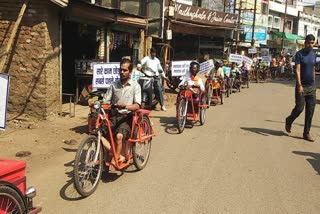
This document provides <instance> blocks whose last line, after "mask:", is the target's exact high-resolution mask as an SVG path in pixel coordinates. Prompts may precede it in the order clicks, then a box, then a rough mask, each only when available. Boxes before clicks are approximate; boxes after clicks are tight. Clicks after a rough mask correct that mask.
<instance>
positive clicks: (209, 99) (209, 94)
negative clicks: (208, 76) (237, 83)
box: [207, 85, 213, 107]
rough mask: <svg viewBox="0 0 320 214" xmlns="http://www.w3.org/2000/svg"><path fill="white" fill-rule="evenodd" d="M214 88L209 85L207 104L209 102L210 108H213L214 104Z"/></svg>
mask: <svg viewBox="0 0 320 214" xmlns="http://www.w3.org/2000/svg"><path fill="white" fill-rule="evenodd" d="M212 91H213V90H212V86H211V85H209V88H208V93H207V97H208V98H207V102H208V106H209V107H210V106H211V102H212Z"/></svg>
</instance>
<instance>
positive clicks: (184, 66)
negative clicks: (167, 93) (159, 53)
mask: <svg viewBox="0 0 320 214" xmlns="http://www.w3.org/2000/svg"><path fill="white" fill-rule="evenodd" d="M191 62H192V61H191V60H190V61H189V60H183V61H172V66H171V75H172V76H173V77H178V76H184V75H185V74H186V73H187V72H188V71H189V67H190V63H191Z"/></svg>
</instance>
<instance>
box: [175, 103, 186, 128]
mask: <svg viewBox="0 0 320 214" xmlns="http://www.w3.org/2000/svg"><path fill="white" fill-rule="evenodd" d="M187 104H188V103H187V101H186V99H181V100H180V101H179V103H178V108H177V111H178V113H177V117H178V131H179V133H182V132H183V130H184V127H185V125H186V119H187Z"/></svg>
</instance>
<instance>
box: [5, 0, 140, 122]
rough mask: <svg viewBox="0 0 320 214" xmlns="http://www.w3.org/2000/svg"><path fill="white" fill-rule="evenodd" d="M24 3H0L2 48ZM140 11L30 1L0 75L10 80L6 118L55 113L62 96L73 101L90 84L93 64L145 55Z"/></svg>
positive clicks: (127, 6)
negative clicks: (8, 77) (4, 75)
mask: <svg viewBox="0 0 320 214" xmlns="http://www.w3.org/2000/svg"><path fill="white" fill-rule="evenodd" d="M24 2H28V1H24V0H7V1H1V2H0V8H2V11H1V13H0V41H1V42H2V46H5V45H6V44H7V43H8V39H9V37H10V34H11V32H12V28H13V25H14V22H15V21H16V19H17V17H18V14H19V11H20V9H21V7H22V5H23V3H24ZM115 2H116V4H115ZM145 11H146V10H145V4H143V1H131V2H128V1H80V0H74V1H68V0H51V1H49V0H32V1H29V4H28V5H27V9H26V11H25V13H24V15H23V18H22V21H21V24H20V27H19V29H18V32H17V34H16V36H15V40H14V43H13V45H12V47H11V51H10V52H9V54H8V57H6V65H5V70H4V71H2V72H5V73H8V74H9V75H10V78H11V82H10V96H9V106H8V111H9V113H11V118H14V117H17V116H19V115H21V114H24V113H26V114H30V115H33V116H36V117H40V118H46V117H47V116H48V115H50V114H51V113H59V112H60V110H61V103H62V99H63V94H64V93H71V94H76V96H77V97H78V96H79V94H80V92H81V89H82V87H83V86H85V85H86V84H87V83H90V81H91V78H92V70H91V63H92V62H101V61H105V62H110V61H113V62H119V61H120V59H121V57H122V56H129V57H131V58H132V59H133V60H135V61H136V60H137V59H138V58H141V57H142V56H143V55H145V53H144V52H145V47H146V44H145V28H146V19H145V18H144V15H143V14H144V13H145ZM1 57H4V56H3V55H2V56H1ZM77 83H78V87H77ZM77 88H78V90H77Z"/></svg>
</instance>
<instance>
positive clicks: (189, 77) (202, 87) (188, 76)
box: [179, 73, 205, 91]
mask: <svg viewBox="0 0 320 214" xmlns="http://www.w3.org/2000/svg"><path fill="white" fill-rule="evenodd" d="M184 82H188V85H189V86H193V85H195V82H194V80H192V79H191V76H190V74H188V73H187V74H186V75H185V76H184V77H183V79H182V81H181V82H180V83H179V86H180V85H183V83H184ZM198 85H199V87H200V90H201V91H204V90H205V87H204V84H203V81H202V79H201V78H200V77H199V79H198Z"/></svg>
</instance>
